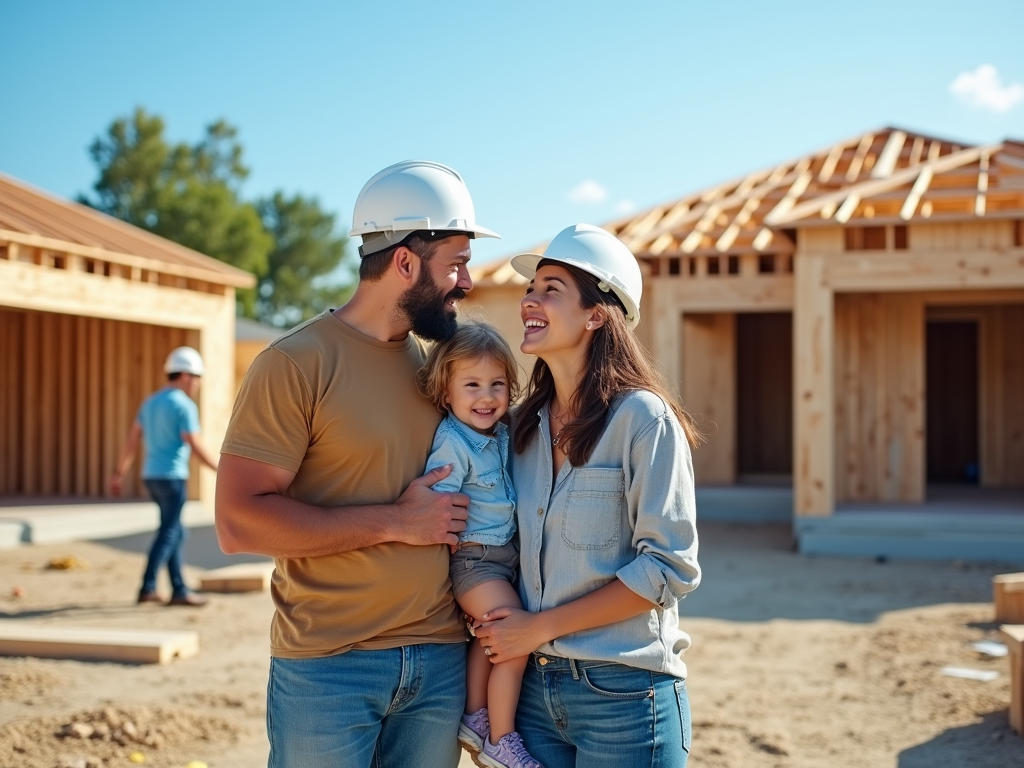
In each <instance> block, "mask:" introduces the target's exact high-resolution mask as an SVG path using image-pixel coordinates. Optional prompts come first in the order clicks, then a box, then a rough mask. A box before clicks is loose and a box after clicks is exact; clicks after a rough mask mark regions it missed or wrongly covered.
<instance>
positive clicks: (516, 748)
mask: <svg viewBox="0 0 1024 768" xmlns="http://www.w3.org/2000/svg"><path fill="white" fill-rule="evenodd" d="M477 760H479V761H480V764H481V765H486V766H490V768H544V766H543V765H541V764H540V763H539V762H537V761H536V760H534V759H533V756H532V755H531V754H530V753H529V752H527V751H526V747H525V746H524V745H523V737H522V736H520V735H519V734H518V733H516V732H515V731H512V733H506V734H505V735H504V736H502V737H501V738H500V739H498V744H497V745H496V746H493V745H492V744H491V739H490V737H488V738H486V739H484V748H483V749H482V750H481V751H480V754H479V755H478V756H477Z"/></svg>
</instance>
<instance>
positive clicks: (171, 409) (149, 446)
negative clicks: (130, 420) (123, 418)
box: [135, 387, 199, 480]
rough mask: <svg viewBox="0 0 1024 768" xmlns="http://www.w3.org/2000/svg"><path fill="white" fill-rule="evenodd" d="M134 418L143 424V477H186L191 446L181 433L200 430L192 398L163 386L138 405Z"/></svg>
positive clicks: (180, 478)
mask: <svg viewBox="0 0 1024 768" xmlns="http://www.w3.org/2000/svg"><path fill="white" fill-rule="evenodd" d="M135 421H136V422H138V424H139V426H141V427H142V440H143V442H144V443H145V446H146V461H145V463H143V465H142V477H143V478H144V479H146V480H184V479H186V478H187V477H188V460H189V458H190V457H191V455H192V447H191V446H190V445H189V444H188V443H186V442H185V441H184V440H182V439H181V435H182V433H183V432H185V433H189V434H195V433H197V432H198V431H199V409H198V408H197V407H196V404H195V402H194V401H193V400H192V398H191V397H189V396H188V395H186V394H185V393H184V392H182V391H181V390H180V389H178V388H177V387H164V388H163V389H161V390H160V391H159V392H154V393H153V394H152V395H150V396H149V397H147V398H146V399H145V401H144V402H143V403H142V405H141V406H139V415H138V416H136V417H135Z"/></svg>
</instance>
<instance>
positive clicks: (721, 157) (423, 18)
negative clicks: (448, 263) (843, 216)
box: [0, 0, 1024, 261]
mask: <svg viewBox="0 0 1024 768" xmlns="http://www.w3.org/2000/svg"><path fill="white" fill-rule="evenodd" d="M0 30H3V41H4V42H3V48H2V53H0V57H2V58H0V62H2V63H0V171H2V172H4V173H8V174H10V175H13V176H16V177H18V178H21V179H24V180H26V181H28V182H30V183H32V184H35V185H37V186H40V187H43V188H45V189H48V190H50V191H52V192H55V193H57V194H60V195H65V196H68V197H71V196H73V195H75V194H76V193H79V192H85V191H88V190H89V189H90V186H91V184H92V182H93V181H94V179H95V176H96V170H95V167H94V166H93V165H92V162H91V160H90V158H89V156H88V153H87V147H88V145H89V144H90V143H91V142H92V140H93V139H94V138H95V137H96V136H97V135H99V134H100V133H101V132H103V131H104V130H105V129H106V127H107V126H108V125H109V124H110V122H111V121H112V120H113V119H114V118H115V117H118V116H122V115H127V114H129V113H130V112H131V110H133V109H134V108H135V107H136V106H143V107H145V108H146V109H147V110H149V111H150V112H155V113H157V114H159V115H161V116H162V117H163V118H164V119H165V120H166V122H167V126H168V136H169V138H170V139H172V140H175V141H189V142H194V141H196V140H197V139H198V138H199V137H200V135H201V133H202V130H203V127H204V126H205V125H206V124H208V123H210V122H212V121H214V120H215V119H218V118H225V119H227V120H228V121H229V122H231V123H233V124H234V125H236V126H237V127H238V128H239V129H240V138H241V140H242V142H243V144H244V146H245V149H246V160H247V162H248V164H249V166H250V167H251V168H252V175H251V177H250V179H249V180H248V182H247V184H246V187H245V190H244V191H245V194H246V195H247V196H256V195H261V194H266V193H269V192H271V191H273V190H275V189H284V190H285V191H287V192H290V193H294V192H299V193H302V194H306V195H312V196H316V197H318V198H319V199H320V201H321V203H322V204H323V205H324V207H325V208H327V209H328V210H331V211H333V212H335V213H337V214H338V220H339V229H343V230H344V231H345V232H347V229H348V225H349V222H350V217H351V210H352V205H353V203H354V201H355V196H356V194H357V193H358V191H359V189H360V187H361V186H362V184H363V182H364V181H365V180H366V179H367V178H369V177H370V176H371V175H373V174H374V173H375V172H376V171H378V170H380V169H381V168H383V167H384V166H386V165H389V164H391V163H393V162H396V161H398V160H404V159H409V158H423V159H430V160H437V161H440V162H443V163H447V164H449V165H451V166H453V167H455V168H456V169H457V170H458V171H459V172H460V173H461V174H462V175H463V176H464V178H465V179H466V181H467V183H468V184H469V186H470V190H471V192H472V194H473V197H474V200H475V202H476V208H477V218H478V220H479V221H480V223H481V224H483V225H484V226H487V227H490V228H492V229H494V230H497V231H498V232H500V233H501V234H502V235H503V236H504V239H503V240H501V241H479V242H478V243H476V244H475V245H474V249H475V253H476V259H477V260H478V261H483V260H486V259H490V258H496V257H498V256H505V255H509V254H511V253H513V252H515V251H517V250H518V249H520V248H524V247H528V246H531V245H533V244H535V243H537V242H539V241H543V240H546V239H548V238H550V237H551V236H552V235H554V234H555V233H556V232H557V231H558V230H560V229H561V228H562V227H564V226H566V225H568V224H571V223H574V222H577V221H587V222H592V223H602V222H604V221H607V220H610V219H612V218H617V217H618V216H620V215H621V213H620V212H621V211H623V210H628V209H629V208H630V207H633V208H634V209H640V208H643V207H646V206H649V205H652V204H655V203H658V202H661V201H664V200H668V199H671V198H674V197H678V196H680V195H682V194H684V193H687V192H690V191H693V190H696V189H700V188H702V187H705V186H708V185H711V184H714V183H716V182H719V181H724V180H726V179H728V178H731V177H733V176H737V175H739V174H742V173H745V172H747V171H751V170H754V169H757V168H760V167H762V166H766V165H769V164H771V163H774V162H777V161H780V160H784V159H786V158H789V157H794V156H797V155H800V154H803V153H805V152H808V151H810V150H813V149H817V148H819V147H821V146H825V145H828V144H830V143H832V142H834V141H836V140H838V139H842V138H845V137H847V136H852V135H855V134H858V133H860V132H862V131H864V130H867V129H870V128H874V127H878V126H882V125H887V124H895V125H899V126H902V127H907V128H911V129H915V130H919V131H922V132H925V133H930V134H935V135H939V136H948V137H950V138H954V139H959V140H962V141H965V142H986V141H998V140H999V139H1001V138H1005V137H1007V136H1011V137H1016V138H1019V139H1024V85H1021V84H1022V83H1024V44H1022V42H1021V40H1022V34H1024V33H1022V30H1024V2H1021V0H974V1H973V2H970V3H967V2H959V3H952V2H942V1H941V0H936V1H933V2H898V0H864V1H862V2H860V3H854V4H851V3H829V2H822V0H816V1H815V2H786V3H763V2H753V1H748V2H731V3H730V2H705V3H693V2H647V1H645V0H634V1H632V2H628V3H627V2H623V3H608V2H594V1H592V2H555V0H548V2H532V1H531V0H520V2H516V3H502V4H498V3H480V2H476V3H472V2H440V1H438V2H433V3H413V2H388V1H386V0H384V1H376V2H366V3H341V2H313V1H311V0H288V2H266V1H263V0H246V1H245V2H242V0H230V1H229V0H218V1H217V2H212V1H209V2H200V1H199V0H176V1H175V2H165V1H164V0H147V2H137V1H136V2H127V1H120V0H118V1H114V0H91V1H90V2H80V1H78V0H75V1H71V0H68V1H67V2H54V1H53V0H0ZM983 65H989V66H990V67H993V68H994V73H993V71H991V70H980V71H979V69H978V68H979V67H981V66H983ZM964 73H967V75H966V77H965V78H962V79H961V80H960V86H959V87H958V88H957V89H956V90H957V91H958V92H959V95H958V93H954V92H953V91H951V85H952V84H953V82H954V81H955V80H956V79H957V78H958V76H961V75H964ZM972 99H973V101H974V102H975V103H972ZM574 191H575V194H574Z"/></svg>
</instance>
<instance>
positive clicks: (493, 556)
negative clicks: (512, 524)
mask: <svg viewBox="0 0 1024 768" xmlns="http://www.w3.org/2000/svg"><path fill="white" fill-rule="evenodd" d="M518 567H519V539H518V537H516V536H513V537H512V539H511V541H509V542H508V543H507V544H501V545H495V544H474V543H473V542H468V541H467V542H464V543H462V544H460V545H459V548H458V549H457V550H456V551H455V554H453V555H452V556H451V559H450V561H449V565H448V572H449V574H450V576H451V579H452V591H453V592H454V593H455V599H456V600H459V599H461V598H462V596H463V595H464V594H466V593H467V592H469V590H471V589H473V587H476V586H479V585H480V584H483V583H484V582H485V581H495V580H499V579H500V580H501V581H507V582H508V583H509V584H512V585H515V583H516V568H518Z"/></svg>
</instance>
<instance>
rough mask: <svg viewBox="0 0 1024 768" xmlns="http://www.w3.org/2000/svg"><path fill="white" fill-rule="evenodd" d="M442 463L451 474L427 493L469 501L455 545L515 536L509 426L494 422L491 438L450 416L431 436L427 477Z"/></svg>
mask: <svg viewBox="0 0 1024 768" xmlns="http://www.w3.org/2000/svg"><path fill="white" fill-rule="evenodd" d="M445 464H451V465H452V473H451V474H450V475H448V477H446V478H445V479H444V480H441V481H440V482H438V483H434V485H433V486H432V488H433V489H434V490H435V491H440V492H442V493H452V492H456V491H458V492H461V493H464V494H466V495H467V496H469V520H467V521H466V530H464V531H463V532H462V533H460V534H459V541H461V542H472V543H475V544H497V545H501V544H507V543H508V542H509V541H510V540H511V539H512V534H514V533H515V532H516V516H515V510H516V491H515V488H513V486H512V478H511V477H510V476H509V471H508V427H506V426H505V425H504V424H502V423H501V422H500V421H499V422H498V423H497V425H495V430H494V436H493V437H490V436H488V435H482V434H480V433H479V432H477V431H476V430H475V429H473V428H472V427H468V426H466V425H465V424H463V423H462V422H461V421H459V420H458V419H457V418H455V417H454V416H453V415H452V414H450V413H449V414H448V415H447V416H446V417H445V418H444V419H443V420H442V421H441V423H440V424H439V425H438V427H437V431H436V432H435V433H434V444H433V446H431V448H430V458H428V459H427V472H429V471H430V470H432V469H436V468H437V467H443V466H444V465H445Z"/></svg>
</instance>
